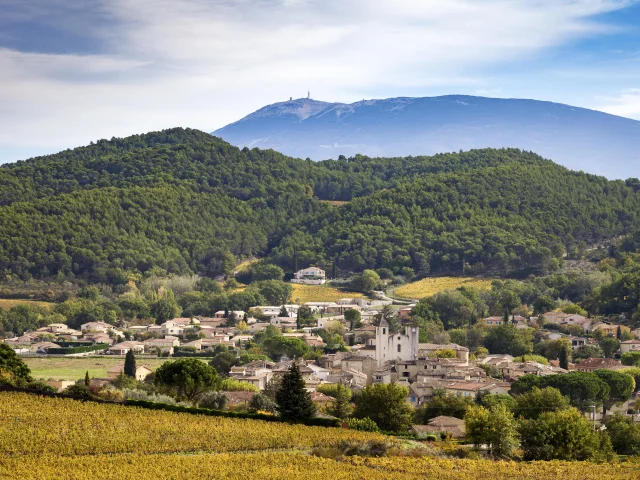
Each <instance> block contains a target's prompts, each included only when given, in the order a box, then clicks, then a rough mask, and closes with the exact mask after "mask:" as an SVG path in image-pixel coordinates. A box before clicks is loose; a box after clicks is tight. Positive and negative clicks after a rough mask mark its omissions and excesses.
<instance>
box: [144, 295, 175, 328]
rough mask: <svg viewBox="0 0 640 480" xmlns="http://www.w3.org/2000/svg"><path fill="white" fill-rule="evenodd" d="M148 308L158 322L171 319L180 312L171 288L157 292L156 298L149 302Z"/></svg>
mask: <svg viewBox="0 0 640 480" xmlns="http://www.w3.org/2000/svg"><path fill="white" fill-rule="evenodd" d="M150 310H151V315H152V316H153V317H154V318H155V319H156V323H158V324H160V323H164V322H166V321H168V320H172V319H174V318H176V317H177V316H178V315H179V314H180V306H179V305H178V303H177V302H176V299H175V297H174V296H173V291H171V290H165V291H164V292H161V293H158V299H157V300H155V301H154V302H153V303H151V306H150Z"/></svg>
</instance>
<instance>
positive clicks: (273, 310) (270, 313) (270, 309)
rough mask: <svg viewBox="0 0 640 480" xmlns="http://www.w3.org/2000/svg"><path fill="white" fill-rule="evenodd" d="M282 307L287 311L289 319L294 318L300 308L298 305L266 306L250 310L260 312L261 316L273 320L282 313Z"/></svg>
mask: <svg viewBox="0 0 640 480" xmlns="http://www.w3.org/2000/svg"><path fill="white" fill-rule="evenodd" d="M282 307H284V308H285V309H286V310H287V313H288V314H289V316H290V317H294V318H295V317H296V315H298V309H299V308H300V307H299V306H298V305H280V306H277V305H266V306H264V305H263V306H260V307H253V308H252V309H251V310H260V312H262V315H265V316H267V317H271V318H275V317H279V316H280V312H281V311H282Z"/></svg>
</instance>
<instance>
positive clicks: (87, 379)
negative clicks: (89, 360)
mask: <svg viewBox="0 0 640 480" xmlns="http://www.w3.org/2000/svg"><path fill="white" fill-rule="evenodd" d="M90 384H91V380H90V379H89V370H87V372H86V373H85V374H84V385H85V387H88V386H89V385H90Z"/></svg>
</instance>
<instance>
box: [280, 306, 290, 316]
mask: <svg viewBox="0 0 640 480" xmlns="http://www.w3.org/2000/svg"><path fill="white" fill-rule="evenodd" d="M278 316H279V317H288V316H289V310H287V307H285V306H284V305H282V306H281V307H280V313H279V314H278Z"/></svg>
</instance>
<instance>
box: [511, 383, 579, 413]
mask: <svg viewBox="0 0 640 480" xmlns="http://www.w3.org/2000/svg"><path fill="white" fill-rule="evenodd" d="M567 408H569V399H568V398H567V397H565V396H563V395H562V393H560V391H559V390H558V389H557V388H553V387H546V388H543V389H540V388H538V387H533V390H531V391H530V392H527V393H525V394H522V395H519V396H517V397H516V404H515V406H514V409H513V410H514V414H515V415H516V417H520V418H525V419H535V418H538V417H539V416H540V415H541V414H543V413H546V412H557V411H559V410H565V409H567Z"/></svg>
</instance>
